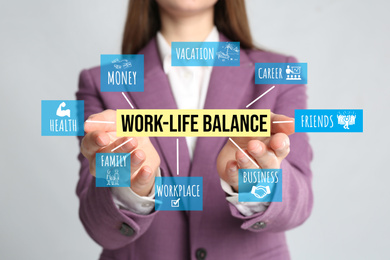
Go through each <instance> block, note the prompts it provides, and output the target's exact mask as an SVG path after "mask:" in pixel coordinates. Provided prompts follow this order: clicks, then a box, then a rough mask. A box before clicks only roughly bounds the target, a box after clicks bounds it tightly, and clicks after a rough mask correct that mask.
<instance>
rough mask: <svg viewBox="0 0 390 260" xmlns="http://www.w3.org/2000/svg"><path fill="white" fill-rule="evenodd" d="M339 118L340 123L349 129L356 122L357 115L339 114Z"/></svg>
mask: <svg viewBox="0 0 390 260" xmlns="http://www.w3.org/2000/svg"><path fill="white" fill-rule="evenodd" d="M337 120H338V124H339V125H344V129H349V126H350V125H354V124H355V120H356V115H351V114H345V112H344V114H339V115H337Z"/></svg>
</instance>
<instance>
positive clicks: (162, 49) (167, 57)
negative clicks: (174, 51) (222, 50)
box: [157, 26, 219, 74]
mask: <svg viewBox="0 0 390 260" xmlns="http://www.w3.org/2000/svg"><path fill="white" fill-rule="evenodd" d="M204 41H205V42H218V41H219V34H218V30H217V27H215V26H214V27H213V29H212V30H211V32H210V33H209V35H208V36H207V37H206V39H205V40H204ZM157 48H158V51H159V53H160V59H161V63H162V65H163V69H164V72H165V74H167V73H168V72H169V70H170V68H171V46H169V43H168V42H167V41H166V40H165V38H164V36H163V35H162V34H161V32H160V31H159V32H157Z"/></svg>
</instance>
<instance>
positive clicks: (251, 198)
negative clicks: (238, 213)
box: [238, 169, 283, 202]
mask: <svg viewBox="0 0 390 260" xmlns="http://www.w3.org/2000/svg"><path fill="white" fill-rule="evenodd" d="M282 183H283V175H282V170H281V169H239V170H238V201H240V202H281V201H282Z"/></svg>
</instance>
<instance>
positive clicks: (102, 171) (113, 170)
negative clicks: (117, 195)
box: [95, 153, 131, 187]
mask: <svg viewBox="0 0 390 260" xmlns="http://www.w3.org/2000/svg"><path fill="white" fill-rule="evenodd" d="M95 159H96V187H130V177H131V176H130V153H97V154H96V158H95Z"/></svg>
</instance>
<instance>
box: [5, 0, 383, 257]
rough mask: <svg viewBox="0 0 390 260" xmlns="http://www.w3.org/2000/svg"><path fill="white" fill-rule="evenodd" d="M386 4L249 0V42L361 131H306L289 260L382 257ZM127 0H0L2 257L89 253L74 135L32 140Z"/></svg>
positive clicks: (93, 60) (115, 31) (318, 103)
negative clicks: (297, 71)
mask: <svg viewBox="0 0 390 260" xmlns="http://www.w3.org/2000/svg"><path fill="white" fill-rule="evenodd" d="M389 3H390V2H389V1H386V0H382V1H381V0H371V1H362V0H359V1H357V0H322V1H319V0H316V1H313V0H296V1H288V0H275V1H264V0H261V1H256V0H248V1H247V7H248V14H249V19H250V25H251V28H252V33H253V35H254V38H255V40H256V42H257V43H258V44H260V45H261V46H264V47H266V48H269V49H272V50H275V51H278V52H282V53H285V54H292V55H294V56H296V57H297V58H298V59H299V60H300V61H302V62H308V67H309V84H308V86H309V87H308V89H309V105H310V108H362V109H364V133H363V134H361V133H358V134H326V133H323V134H311V135H310V137H311V143H312V145H313V147H314V152H315V153H314V161H313V164H312V168H313V172H314V179H313V186H314V195H315V205H314V210H313V213H312V215H311V217H310V218H309V220H308V221H307V222H306V223H305V224H304V225H303V226H301V227H299V228H296V229H294V230H292V231H289V232H288V242H289V245H290V250H291V254H292V258H293V259H309V260H312V259H385V258H388V257H389V255H390V247H389V241H390V238H389V233H390V225H389V218H390V211H389V202H388V199H389V198H390V196H389V195H390V192H389V188H388V187H389V185H388V183H389V181H390V177H389V168H388V164H387V163H385V162H386V161H385V160H388V157H389V152H388V149H389V144H390V143H389V138H388V137H387V131H386V130H387V129H389V127H390V123H389V121H390V120H388V119H387V115H388V112H389V109H390V105H389V104H390V102H389V98H390V90H389V88H388V87H389V85H388V84H387V82H388V81H389V78H388V77H389V75H390V73H388V72H389V71H390V66H389V62H390V52H389V49H388V48H389V46H390V38H389V28H390V20H389V15H388V10H389V9H390V4H389ZM126 9H127V1H126V0H118V1H103V0H84V1H77V0H67V1H49V0H36V1H28V0H13V1H1V3H0V52H1V56H0V68H1V74H0V75H1V76H0V84H1V85H0V86H1V88H0V89H1V92H0V93H1V102H0V108H1V118H2V120H1V130H0V131H1V135H0V136H1V143H0V144H1V150H0V153H1V155H0V161H1V164H0V167H1V184H0V185H1V187H0V203H1V205H0V240H1V241H0V242H1V243H0V258H1V259H18V260H19V259H29V260H34V259H37V260H38V259H39V260H41V259H57V260H62V259H97V257H98V255H99V252H100V248H99V246H98V245H96V244H95V243H94V242H93V241H92V240H91V239H90V238H89V237H88V235H87V234H86V232H85V231H84V229H83V227H82V225H81V223H80V221H79V219H78V200H77V198H76V195H75V185H76V182H77V179H78V168H79V164H78V162H77V160H76V155H77V153H78V146H77V142H76V138H75V137H41V136H40V131H41V127H40V113H41V110H40V104H41V100H48V99H54V100H55V99H74V93H75V91H76V89H77V81H78V73H79V72H80V70H81V69H83V68H87V67H91V66H95V65H98V64H99V55H100V54H101V53H119V50H120V42H121V35H122V30H123V24H124V19H125V14H126Z"/></svg>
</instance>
